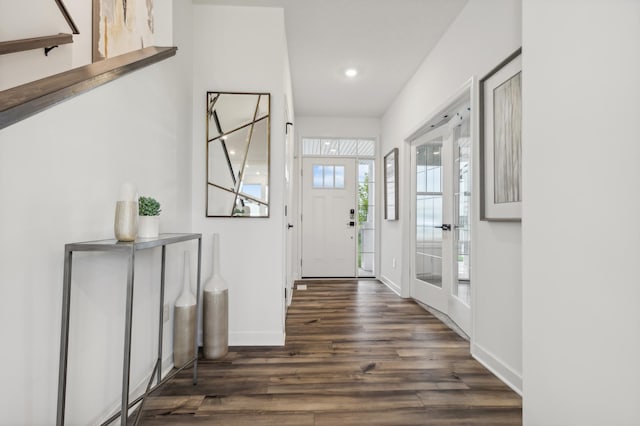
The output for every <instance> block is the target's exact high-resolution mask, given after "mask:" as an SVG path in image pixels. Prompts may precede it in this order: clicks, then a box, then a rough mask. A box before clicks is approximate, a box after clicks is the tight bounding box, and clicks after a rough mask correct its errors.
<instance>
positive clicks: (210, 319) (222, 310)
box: [202, 234, 229, 359]
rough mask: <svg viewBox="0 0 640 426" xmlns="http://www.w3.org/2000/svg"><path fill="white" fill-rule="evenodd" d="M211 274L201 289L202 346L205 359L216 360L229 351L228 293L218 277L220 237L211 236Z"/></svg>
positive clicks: (225, 285)
mask: <svg viewBox="0 0 640 426" xmlns="http://www.w3.org/2000/svg"><path fill="white" fill-rule="evenodd" d="M212 268H213V273H212V274H211V278H209V280H207V282H206V283H205V285H204V289H203V292H202V293H203V328H204V333H203V346H204V357H205V358H206V359H217V358H220V357H223V356H225V355H226V354H227V351H228V350H229V292H228V288H227V282H226V281H225V280H224V278H222V275H220V236H219V235H218V234H213V265H212Z"/></svg>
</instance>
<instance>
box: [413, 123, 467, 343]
mask: <svg viewBox="0 0 640 426" xmlns="http://www.w3.org/2000/svg"><path fill="white" fill-rule="evenodd" d="M411 163H412V164H411V170H412V182H411V185H412V194H413V205H412V211H411V212H412V215H411V216H412V219H413V221H414V225H415V227H414V230H415V231H414V232H413V238H412V246H413V248H414V256H413V259H412V271H413V273H412V280H411V281H412V285H411V295H412V297H413V298H415V299H417V300H419V301H420V302H422V303H424V304H426V305H428V306H431V307H433V308H435V309H437V310H439V311H441V312H443V313H445V314H447V315H448V316H449V317H450V318H451V319H452V320H453V321H454V322H455V323H456V324H457V325H458V326H459V327H460V328H461V329H462V330H463V331H464V332H465V333H467V334H470V333H471V308H470V302H471V300H470V284H471V281H470V269H469V265H470V256H471V253H470V250H469V248H470V228H469V226H470V221H469V219H470V217H471V214H470V208H471V169H470V167H471V138H470V136H469V121H468V118H465V119H464V120H460V119H456V121H455V122H452V123H451V124H448V123H445V124H442V125H441V126H439V127H437V128H435V129H434V130H431V131H429V132H428V133H426V134H425V135H423V136H421V137H419V138H418V139H416V140H415V141H413V143H412V146H411Z"/></svg>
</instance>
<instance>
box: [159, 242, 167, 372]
mask: <svg viewBox="0 0 640 426" xmlns="http://www.w3.org/2000/svg"><path fill="white" fill-rule="evenodd" d="M166 258H167V246H162V262H161V264H162V266H161V269H160V322H159V324H158V383H160V382H161V381H162V337H163V336H162V335H163V334H164V270H165V264H166V263H165V261H166Z"/></svg>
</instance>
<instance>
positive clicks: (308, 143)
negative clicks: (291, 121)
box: [302, 138, 376, 157]
mask: <svg viewBox="0 0 640 426" xmlns="http://www.w3.org/2000/svg"><path fill="white" fill-rule="evenodd" d="M302 155H303V156H305V157H333V156H337V157H374V156H375V155H376V143H375V141H374V140H373V139H335V138H332V139H329V138H303V139H302Z"/></svg>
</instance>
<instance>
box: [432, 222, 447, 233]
mask: <svg viewBox="0 0 640 426" xmlns="http://www.w3.org/2000/svg"><path fill="white" fill-rule="evenodd" d="M434 228H441V229H442V230H443V231H451V225H450V224H448V223H443V224H442V225H440V226H434Z"/></svg>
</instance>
